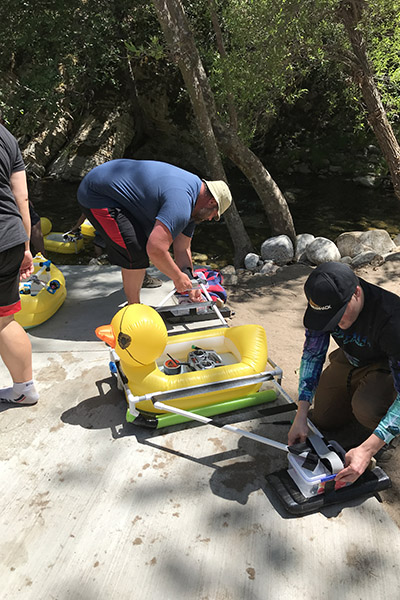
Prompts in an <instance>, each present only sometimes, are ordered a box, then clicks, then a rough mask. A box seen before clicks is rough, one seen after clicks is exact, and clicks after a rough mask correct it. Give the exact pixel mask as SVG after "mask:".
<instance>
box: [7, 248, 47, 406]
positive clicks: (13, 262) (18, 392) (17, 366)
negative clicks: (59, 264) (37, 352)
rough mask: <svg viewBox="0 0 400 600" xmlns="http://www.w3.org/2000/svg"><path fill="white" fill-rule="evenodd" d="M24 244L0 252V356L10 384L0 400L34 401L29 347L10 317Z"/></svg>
mask: <svg viewBox="0 0 400 600" xmlns="http://www.w3.org/2000/svg"><path fill="white" fill-rule="evenodd" d="M23 256H24V244H21V245H20V246H17V247H15V248H10V249H9V250H7V251H5V252H2V253H1V254H0V356H1V358H2V360H3V362H4V364H5V366H6V367H7V369H8V370H9V372H10V375H11V377H12V380H13V386H12V387H9V388H3V389H0V401H1V402H12V403H15V404H36V402H37V401H38V399H39V395H38V393H37V391H36V389H35V386H34V383H33V380H32V349H31V343H30V341H29V338H28V336H27V334H26V332H25V331H24V329H23V328H22V327H21V325H19V324H18V323H17V322H16V321H15V320H14V314H15V313H16V312H18V311H19V310H20V309H21V303H20V299H19V267H20V264H21V261H22V258H23Z"/></svg>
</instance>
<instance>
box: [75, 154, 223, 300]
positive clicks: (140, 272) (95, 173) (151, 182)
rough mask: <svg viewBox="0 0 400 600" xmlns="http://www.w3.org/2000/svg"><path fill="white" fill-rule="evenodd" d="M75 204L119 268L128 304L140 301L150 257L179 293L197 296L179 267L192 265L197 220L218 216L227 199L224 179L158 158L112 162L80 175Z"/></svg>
mask: <svg viewBox="0 0 400 600" xmlns="http://www.w3.org/2000/svg"><path fill="white" fill-rule="evenodd" d="M78 202H79V204H80V206H81V208H82V211H83V213H84V214H85V215H86V216H87V218H88V219H89V221H90V222H91V223H92V225H93V226H94V227H95V229H96V230H97V231H99V232H100V234H101V236H102V238H103V239H104V241H105V242H106V246H107V253H108V256H109V258H110V261H111V262H112V263H113V264H116V265H119V266H120V267H121V268H122V280H123V284H124V290H125V294H126V297H127V299H128V302H129V304H133V303H139V302H140V289H141V287H142V283H143V278H144V275H145V272H146V267H148V266H149V259H150V260H151V261H152V263H153V264H154V265H155V266H156V267H157V268H158V269H159V270H160V271H161V272H162V273H164V274H165V275H167V276H168V277H169V278H170V279H172V280H173V282H174V285H175V288H176V290H177V291H178V292H179V293H183V292H185V291H187V290H189V296H190V298H191V299H192V300H197V299H199V292H198V290H192V289H191V288H192V284H191V282H190V278H189V276H188V275H187V273H185V272H184V271H185V270H186V269H192V267H193V264H192V255H191V239H192V236H193V233H194V229H195V226H196V224H197V223H201V222H202V221H206V220H208V221H211V219H216V220H219V219H220V217H221V214H222V213H223V212H225V210H227V209H228V208H229V206H230V204H231V202H232V196H231V193H230V191H229V188H228V186H227V185H226V183H225V182H224V181H205V180H201V179H200V178H199V177H197V175H194V174H192V173H189V172H188V171H184V170H183V169H180V168H178V167H175V166H173V165H169V164H167V163H163V162H156V161H151V160H128V159H118V160H111V161H109V162H106V163H104V164H102V165H100V166H98V167H95V168H94V169H92V171H90V172H89V173H88V174H87V175H86V176H85V177H84V179H83V180H82V183H81V184H80V186H79V189H78ZM171 246H172V248H173V252H174V259H172V257H171V255H170V253H169V249H170V247H171Z"/></svg>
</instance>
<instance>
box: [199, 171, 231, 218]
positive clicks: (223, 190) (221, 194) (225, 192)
mask: <svg viewBox="0 0 400 600" xmlns="http://www.w3.org/2000/svg"><path fill="white" fill-rule="evenodd" d="M203 181H204V183H205V184H206V186H207V187H208V189H209V190H210V193H211V195H212V197H213V198H214V200H215V201H216V202H217V204H218V216H217V217H215V220H216V221H219V220H220V218H221V215H222V214H223V213H224V212H225V211H226V210H228V208H229V207H230V205H231V203H232V195H231V192H230V190H229V188H228V186H227V184H226V183H225V181H222V180H221V181H206V180H205V179H203Z"/></svg>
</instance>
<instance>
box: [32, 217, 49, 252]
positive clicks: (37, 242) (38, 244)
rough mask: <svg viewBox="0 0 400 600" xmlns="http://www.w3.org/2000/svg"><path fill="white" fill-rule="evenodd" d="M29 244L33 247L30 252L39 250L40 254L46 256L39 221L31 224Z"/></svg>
mask: <svg viewBox="0 0 400 600" xmlns="http://www.w3.org/2000/svg"><path fill="white" fill-rule="evenodd" d="M31 246H33V249H34V252H33V253H32V254H33V255H35V254H37V253H38V252H40V254H41V255H42V256H46V255H45V252H46V251H45V249H44V240H43V234H42V228H41V226H40V221H39V222H38V223H36V224H35V225H32V227H31Z"/></svg>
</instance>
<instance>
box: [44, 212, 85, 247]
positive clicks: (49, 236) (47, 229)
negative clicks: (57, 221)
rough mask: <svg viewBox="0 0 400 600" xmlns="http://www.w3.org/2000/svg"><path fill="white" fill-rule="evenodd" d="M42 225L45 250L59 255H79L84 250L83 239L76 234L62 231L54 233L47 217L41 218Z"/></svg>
mask: <svg viewBox="0 0 400 600" xmlns="http://www.w3.org/2000/svg"><path fill="white" fill-rule="evenodd" d="M40 225H41V229H42V234H43V242H44V248H45V250H48V251H49V252H58V253H59V254H78V252H80V251H81V250H83V246H84V243H83V238H82V237H78V236H75V235H74V234H70V235H69V236H68V237H66V236H67V235H68V234H64V233H61V232H60V231H52V224H51V221H50V220H49V219H47V217H41V219H40Z"/></svg>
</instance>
